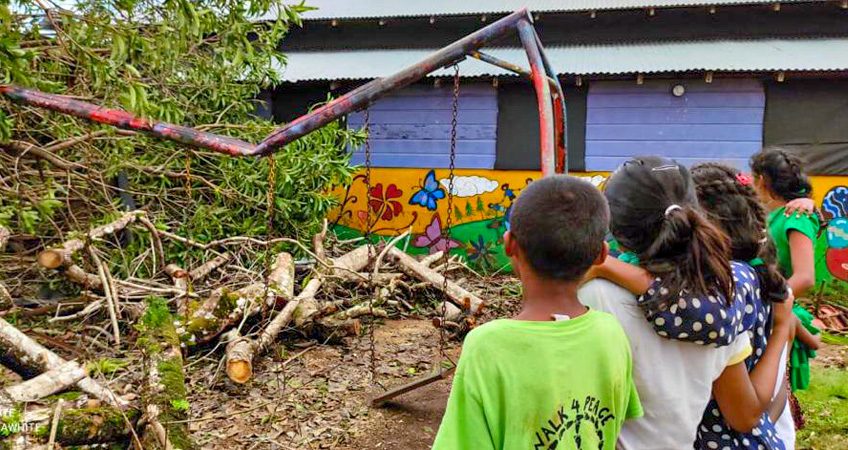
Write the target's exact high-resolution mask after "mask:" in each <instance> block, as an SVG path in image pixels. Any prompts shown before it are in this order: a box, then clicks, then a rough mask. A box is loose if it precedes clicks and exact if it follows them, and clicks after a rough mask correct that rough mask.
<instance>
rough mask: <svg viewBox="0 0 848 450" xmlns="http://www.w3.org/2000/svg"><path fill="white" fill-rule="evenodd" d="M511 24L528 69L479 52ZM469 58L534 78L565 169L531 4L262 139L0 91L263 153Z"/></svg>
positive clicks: (197, 143) (560, 121) (167, 135)
mask: <svg viewBox="0 0 848 450" xmlns="http://www.w3.org/2000/svg"><path fill="white" fill-rule="evenodd" d="M513 31H516V32H517V33H518V36H519V38H520V40H521V44H522V46H523V47H524V50H525V51H526V52H527V59H528V61H529V63H530V70H527V69H525V68H522V67H520V66H517V65H515V64H512V63H510V62H507V61H503V60H500V59H498V58H496V57H494V56H491V55H488V54H485V53H481V52H480V49H481V48H483V47H485V46H487V45H489V44H492V43H494V42H496V41H498V40H499V39H502V38H504V37H506V36H508V35H509V34H510V33H511V32H513ZM466 57H472V58H475V59H478V60H480V61H483V62H486V63H489V64H492V65H495V66H497V67H500V68H502V69H504V70H507V71H509V72H513V73H515V74H517V75H520V76H523V77H526V78H529V79H530V80H531V81H532V83H533V87H534V88H535V91H536V101H537V103H538V110H539V137H540V144H541V149H540V158H541V168H542V175H543V176H548V175H552V174H554V173H567V172H568V167H567V162H566V161H567V158H566V152H567V145H566V139H567V138H566V132H565V124H566V122H565V114H566V109H565V98H564V96H563V93H562V86H561V85H560V83H559V80H558V78H557V75H556V72H555V71H554V70H553V68H552V67H551V64H550V62H549V61H548V59H547V57H546V56H545V52H544V49H543V48H542V41H541V40H540V39H539V35H538V34H537V33H536V29H535V28H534V27H533V17H532V16H531V14H530V13H529V12H528V10H527V9H526V8H524V9H520V10H518V11H515V12H513V13H512V14H510V15H508V16H506V17H504V18H502V19H500V20H497V21H495V22H492V23H491V24H490V25H488V26H486V27H484V28H481V29H480V30H478V31H476V32H474V33H471V34H469V35H467V36H465V37H464V38H462V39H459V40H458V41H455V42H454V43H452V44H450V45H448V46H446V47H443V48H442V49H441V50H438V51H436V52H435V53H433V54H431V55H430V56H428V57H427V58H425V59H423V60H421V61H419V62H418V63H416V64H413V65H411V66H408V67H406V68H405V69H403V70H401V71H399V72H397V73H395V74H393V75H390V76H388V77H385V78H378V79H376V80H373V81H371V82H369V83H366V84H364V85H362V86H360V87H358V88H356V89H354V90H352V91H350V92H348V93H347V94H345V95H343V96H341V97H338V98H337V99H335V100H333V101H331V102H329V103H327V104H325V105H323V106H321V107H319V108H317V109H315V110H313V111H312V112H310V113H308V114H305V115H303V116H300V117H298V118H297V119H295V120H293V121H291V122H289V123H287V124H286V125H284V126H283V127H281V128H279V129H277V130H275V131H274V132H273V133H271V134H270V135H269V136H268V137H266V138H265V139H264V140H263V141H262V142H260V143H259V144H252V143H249V142H246V141H242V140H239V139H235V138H231V137H228V136H221V135H218V134H214V133H208V132H204V131H200V130H196V129H194V128H190V127H186V126H183V125H175V124H170V123H166V122H160V121H153V120H149V119H146V118H143V117H138V116H135V115H133V114H131V113H129V112H127V111H124V110H120V109H109V108H104V107H101V106H98V105H95V104H92V103H87V102H83V101H79V100H75V99H72V98H70V97H66V96H63V95H58V94H49V93H45V92H41V91H37V90H33V89H26V88H22V87H19V86H15V85H11V84H5V85H0V95H4V96H6V97H7V98H9V99H11V100H13V101H15V102H17V103H22V104H25V105H30V106H36V107H40V108H44V109H48V110H53V111H57V112H60V113H64V114H69V115H72V116H76V117H80V118H83V119H87V120H91V121H93V122H97V123H102V124H107V125H112V126H115V127H117V128H121V129H126V130H133V131H140V132H143V133H147V134H150V135H153V136H156V137H159V138H162V139H166V140H171V141H176V142H180V143H182V144H186V145H189V146H193V147H198V148H205V149H208V150H212V151H215V152H219V153H224V154H228V155H231V156H266V155H269V154H272V153H275V152H276V151H278V150H279V149H280V148H281V147H283V146H284V145H286V144H288V143H291V142H293V141H295V140H297V139H299V138H300V137H303V136H305V135H307V134H309V133H311V132H312V131H315V130H317V129H318V128H321V127H322V126H324V125H326V124H328V123H330V122H332V121H334V120H337V119H339V118H341V117H343V116H345V115H346V114H349V113H351V112H355V111H359V110H362V109H363V108H365V107H367V106H368V105H369V104H371V103H373V102H374V101H375V100H377V99H378V98H380V97H383V96H385V95H386V94H388V93H390V92H393V91H397V90H398V89H401V88H403V87H405V86H408V85H410V84H412V83H414V82H415V81H418V80H420V79H422V78H424V77H425V76H427V75H428V74H430V73H431V72H433V71H435V70H438V69H440V68H442V67H450V66H453V65H455V64H457V63H459V62H460V61H462V60H463V59H465V58H466Z"/></svg>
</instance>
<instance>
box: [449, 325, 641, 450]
mask: <svg viewBox="0 0 848 450" xmlns="http://www.w3.org/2000/svg"><path fill="white" fill-rule="evenodd" d="M632 370H633V361H632V359H631V355H630V345H629V343H628V341H627V337H626V335H625V334H624V330H623V329H622V328H621V325H619V324H618V321H617V320H616V319H615V318H614V317H613V316H611V315H609V314H607V313H603V312H600V311H594V310H590V311H589V312H587V313H585V314H583V315H581V316H579V317H576V318H574V319H571V320H565V321H557V322H555V321H549V322H530V321H519V320H509V319H501V320H495V321H492V322H489V323H487V324H485V325H483V326H481V327H479V328H477V329H475V330H474V331H472V332H471V333H469V334H468V336H467V337H466V338H465V343H464V345H463V349H462V357H461V358H460V359H459V366H458V367H457V370H456V375H455V376H454V379H453V388H452V390H451V394H450V399H449V400H448V406H447V411H445V416H444V418H443V419H442V425H441V427H440V428H439V433H438V435H437V436H436V441H435V443H434V444H433V449H439V450H458V449H473V450H485V449H517V448H522V449H525V448H526V449H532V448H546V449H547V448H558V449H593V450H594V449H599V450H601V449H603V450H613V449H615V442H616V439H617V437H618V434H619V431H620V430H621V425H622V423H623V422H624V420H625V419H628V418H633V417H639V416H641V415H642V406H641V404H640V403H639V396H638V395H637V393H636V387H635V386H634V383H633V378H632Z"/></svg>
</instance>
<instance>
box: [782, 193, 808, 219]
mask: <svg viewBox="0 0 848 450" xmlns="http://www.w3.org/2000/svg"><path fill="white" fill-rule="evenodd" d="M815 211H816V203H815V202H814V201H813V199H811V198H796V199H795V200H792V201H790V202H788V203H786V209H784V210H783V213H784V214H785V215H786V217H789V216H791V215H793V214H795V215H796V216H800V215H801V214H806V215H808V216H809V215H812V214H813V213H814V212H815Z"/></svg>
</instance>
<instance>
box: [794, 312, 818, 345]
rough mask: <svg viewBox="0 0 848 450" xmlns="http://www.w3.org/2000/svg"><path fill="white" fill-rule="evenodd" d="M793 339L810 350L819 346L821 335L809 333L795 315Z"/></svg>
mask: <svg viewBox="0 0 848 450" xmlns="http://www.w3.org/2000/svg"><path fill="white" fill-rule="evenodd" d="M795 339H797V340H799V341H801V343H802V344H804V345H806V346H807V347H809V348H810V349H811V350H818V349H819V347H821V336H820V335H818V334H813V333H810V332H809V331H808V330H807V328H806V327H805V326H804V325H803V324H802V323H801V320H800V319H798V318H797V317H796V318H795Z"/></svg>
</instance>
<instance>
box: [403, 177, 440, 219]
mask: <svg viewBox="0 0 848 450" xmlns="http://www.w3.org/2000/svg"><path fill="white" fill-rule="evenodd" d="M419 187H420V188H421V189H420V190H419V191H418V192H416V193H414V194H412V198H410V199H409V204H410V205H421V206H424V207H426V208H427V209H429V210H430V211H435V210H436V201H437V200H441V199H443V198H445V190H444V189H442V188H441V187H439V182H438V181H436V171H435V170H431V171H429V172H427V176H426V177H424V185H423V186H419Z"/></svg>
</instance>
